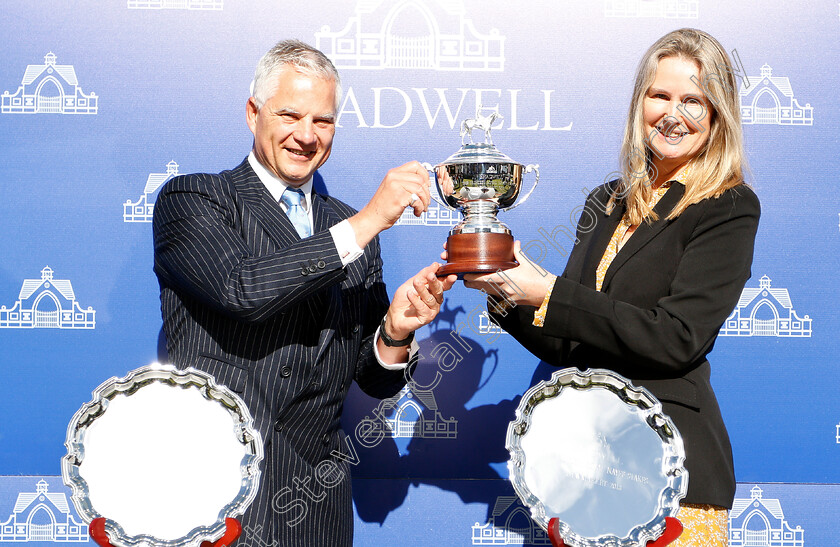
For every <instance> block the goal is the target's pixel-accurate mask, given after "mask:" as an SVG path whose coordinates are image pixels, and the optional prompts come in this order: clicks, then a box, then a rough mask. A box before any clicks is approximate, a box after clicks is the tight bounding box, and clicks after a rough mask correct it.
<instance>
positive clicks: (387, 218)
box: [348, 161, 431, 248]
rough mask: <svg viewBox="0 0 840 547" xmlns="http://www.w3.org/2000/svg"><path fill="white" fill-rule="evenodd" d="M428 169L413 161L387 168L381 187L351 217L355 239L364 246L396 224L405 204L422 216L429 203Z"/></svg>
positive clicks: (416, 214) (415, 213) (415, 214)
mask: <svg viewBox="0 0 840 547" xmlns="http://www.w3.org/2000/svg"><path fill="white" fill-rule="evenodd" d="M430 201H431V196H430V195H429V172H428V171H426V170H425V169H424V168H423V166H422V165H420V163H419V162H416V161H412V162H409V163H406V164H405V165H401V166H400V167H395V168H394V169H391V170H390V171H388V174H387V175H385V178H384V179H382V183H380V185H379V188H377V190H376V192H375V193H374V194H373V197H372V198H370V201H369V202H368V204H367V205H365V206H364V207H363V208H362V210H361V211H359V212H358V213H356V214H355V215H353V216H352V217H350V218H349V219H348V220H349V222H350V225H351V226H352V227H353V232H355V234H356V243H357V244H358V245H359V247H361V248H364V247H365V245H367V244H368V243H369V242H370V240H372V239H373V238H374V237H376V235H377V234H378V233H379V232H381V231H383V230H387V229H388V228H390V227H391V226H393V225H394V224H395V223H396V222H397V220H399V218H400V215H402V213H403V211H405V208H406V207H409V206H410V207H413V208H414V216H418V217H419V216H420V215H421V214H423V212H424V211H425V210H426V209H427V208H428V207H429V202H430Z"/></svg>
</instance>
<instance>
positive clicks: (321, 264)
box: [318, 259, 327, 270]
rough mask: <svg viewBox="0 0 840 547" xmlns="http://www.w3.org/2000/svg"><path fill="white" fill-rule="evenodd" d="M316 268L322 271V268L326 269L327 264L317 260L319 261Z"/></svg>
mask: <svg viewBox="0 0 840 547" xmlns="http://www.w3.org/2000/svg"><path fill="white" fill-rule="evenodd" d="M318 267H319V268H321V269H322V270H323V269H324V268H326V267H327V263H326V262H324V261H323V259H322V260H319V261H318Z"/></svg>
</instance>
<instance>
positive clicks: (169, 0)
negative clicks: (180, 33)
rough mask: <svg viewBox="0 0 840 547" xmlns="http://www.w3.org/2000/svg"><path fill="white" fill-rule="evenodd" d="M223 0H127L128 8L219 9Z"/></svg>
mask: <svg viewBox="0 0 840 547" xmlns="http://www.w3.org/2000/svg"><path fill="white" fill-rule="evenodd" d="M223 6H224V0H128V9H190V10H221V9H222V8H223Z"/></svg>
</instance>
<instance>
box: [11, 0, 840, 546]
mask: <svg viewBox="0 0 840 547" xmlns="http://www.w3.org/2000/svg"><path fill="white" fill-rule="evenodd" d="M683 26H692V27H697V28H701V29H703V30H706V31H708V32H710V33H711V34H713V35H714V36H716V37H717V38H718V39H719V40H720V41H721V42H722V43H723V45H724V46H725V47H726V49H727V50H728V51H730V52H737V56H736V58H737V59H738V60H739V62H738V63H737V65H738V66H737V67H736V72H737V74H736V77H737V80H738V82H739V84H740V95H741V104H742V117H743V119H744V122H745V125H744V132H745V141H746V147H747V151H748V158H749V162H750V166H751V177H750V182H751V184H752V185H753V187H754V188H755V190H756V192H757V194H758V195H759V197H760V199H761V202H762V219H761V226H760V228H759V232H758V238H757V241H756V252H755V260H754V263H753V277H752V279H751V280H750V281H749V282H748V283H747V287H746V288H745V290H744V293H743V295H742V298H741V301H740V302H739V304H738V307H737V308H736V310H734V311H733V315H732V317H731V318H730V319H729V320H728V321H727V322H726V324H725V325H724V328H723V330H722V332H721V337H720V338H719V339H718V342H717V345H716V347H715V350H714V352H713V353H712V355H711V357H710V360H711V362H712V367H713V382H714V386H715V389H716V392H717V394H718V397H719V400H720V404H721V407H722V410H723V413H724V417H725V419H726V422H727V425H728V427H729V430H730V434H731V436H732V441H733V448H734V452H735V459H736V472H737V478H738V481H739V483H740V484H739V490H738V499H737V501H736V508H735V510H733V512H732V517H731V519H732V521H731V531H730V536H731V545H733V546H734V545H761V546H763V545H767V546H776V545H796V546H802V545H809V546H814V547H817V546H822V545H829V544H836V539H834V538H835V536H836V532H837V527H836V525H835V524H834V522H833V521H834V520H836V517H832V516H833V515H836V514H837V513H838V511H839V510H840V500H838V498H840V495H838V490H837V486H836V484H837V483H840V466H838V463H839V462H840V398H838V397H837V389H838V385H840V373H838V370H837V368H838V367H837V358H836V355H837V353H838V349H840V343H838V336H837V332H838V329H840V314H838V313H837V309H836V302H835V300H834V298H833V297H831V296H830V294H828V289H830V288H831V287H832V286H835V285H836V284H837V266H838V258H837V257H838V245H840V230H838V226H840V203H838V201H840V200H838V196H837V194H836V192H835V188H836V183H837V174H838V171H840V169H838V167H840V166H838V162H840V154H838V151H840V145H838V138H837V135H838V113H840V108H838V99H837V93H836V89H837V86H838V84H840V75H838V72H837V67H836V62H837V59H838V47H839V46H838V44H840V41H839V40H838V38H840V6H838V3H837V2H836V1H823V0H821V1H818V2H805V1H800V2H781V1H778V0H773V1H769V2H767V1H764V2H759V1H757V0H750V1H745V2H738V3H734V2H723V1H711V0H593V1H589V2H584V1H581V2H528V3H526V2H506V1H503V0H492V1H491V0H483V1H481V0H353V1H344V2H342V1H338V0H332V1H325V2H320V3H318V6H317V8H314V7H313V5H311V4H306V3H302V4H301V3H291V2H279V1H272V0H247V1H246V0H107V1H104V0H97V1H93V0H79V1H76V2H23V1H11V2H4V3H3V6H2V9H0V28H2V29H3V30H4V31H5V32H4V33H3V34H4V35H5V39H4V40H3V46H4V47H3V48H2V50H0V92H2V95H1V96H0V100H2V112H0V143H1V144H0V147H1V148H0V149H1V150H2V162H0V221H2V223H3V228H4V237H3V238H2V239H0V347H2V350H3V357H2V360H3V366H2V367H0V386H2V387H1V388H0V389H2V394H3V396H2V397H0V411H2V416H3V417H4V419H3V421H2V425H0V475H2V477H0V542H4V541H32V542H42V541H44V542H51V541H79V540H86V536H85V534H84V532H85V531H86V530H85V528H84V526H83V525H80V523H79V522H78V521H79V519H78V516H77V515H76V513H75V510H74V508H73V507H72V504H68V498H67V497H66V496H65V494H64V492H65V490H64V487H63V486H62V484H61V480H60V478H59V477H57V476H56V475H59V474H60V467H59V460H60V458H61V457H62V456H63V454H64V453H65V448H64V446H63V442H64V438H65V429H66V425H67V423H68V422H69V420H70V418H71V417H72V415H73V413H74V412H75V411H76V410H77V409H78V408H79V407H80V406H81V404H82V403H84V402H86V401H88V400H89V399H90V392H91V390H92V389H93V388H95V387H96V386H97V385H99V384H100V383H101V382H102V381H104V380H105V379H107V378H109V377H111V376H115V375H117V376H122V375H124V374H125V373H126V372H127V371H128V370H131V369H134V368H137V367H139V366H143V365H145V364H148V363H150V362H152V361H156V360H158V359H161V360H165V355H162V354H161V350H160V348H161V340H160V337H161V335H160V328H161V319H160V301H159V298H158V287H157V281H156V279H155V276H154V274H153V272H152V241H151V224H150V220H151V211H152V209H153V206H154V201H155V198H156V196H157V190H158V189H159V187H160V186H161V185H162V184H163V183H165V182H166V181H167V180H168V179H169V178H171V177H172V176H174V175H176V174H178V173H188V172H197V171H203V172H218V171H220V170H223V169H227V168H230V167H233V166H234V165H236V164H237V163H238V162H240V161H241V160H242V159H243V158H244V157H245V156H246V155H247V153H248V151H249V149H250V146H251V134H250V132H249V131H248V128H247V126H246V124H245V117H244V114H245V102H246V100H247V98H248V86H249V83H250V81H251V78H252V75H253V69H254V66H255V64H256V62H257V60H258V59H259V57H260V56H261V55H262V53H263V52H265V51H266V50H267V49H268V48H269V47H271V45H273V44H274V43H275V42H276V41H277V40H279V39H283V38H291V37H294V38H299V39H302V40H304V41H306V42H308V43H311V44H313V45H316V46H317V47H319V48H320V49H322V50H323V51H324V52H325V53H327V54H328V55H329V56H330V57H331V58H332V59H333V60H334V62H335V64H336V65H337V66H338V68H339V71H340V72H341V75H342V79H343V83H344V90H345V98H344V101H343V103H342V108H341V113H340V119H339V128H338V130H337V134H336V138H335V145H334V150H333V155H332V157H331V159H330V160H329V162H328V163H327V164H326V165H325V166H324V167H323V168H322V169H321V170H320V172H319V174H320V177H321V178H322V181H323V183H324V185H325V186H326V188H327V189H328V191H329V192H330V193H331V194H333V195H335V196H337V197H339V198H341V199H343V200H345V201H346V202H348V203H350V204H351V205H353V206H356V207H361V206H362V205H364V203H366V201H367V199H368V198H369V197H370V196H371V195H372V194H373V192H374V190H375V188H376V187H377V185H378V184H379V181H380V180H381V178H382V176H383V175H384V174H385V172H386V171H387V170H388V169H389V168H391V167H393V166H396V165H400V164H402V163H405V162H406V161H409V160H413V159H417V160H420V161H428V162H430V163H432V164H434V163H437V162H440V161H442V160H444V159H446V158H447V157H448V156H449V155H450V154H451V153H453V152H455V151H456V150H457V148H458V146H459V145H460V141H459V136H458V128H459V125H460V122H461V121H462V120H463V119H464V118H467V117H472V116H473V115H474V114H475V110H476V105H477V104H479V103H480V104H482V105H483V106H484V107H487V108H490V109H494V108H495V109H497V110H498V111H499V113H500V114H501V115H502V116H503V119H502V120H501V121H500V122H497V126H496V128H495V129H494V132H493V136H494V141H495V143H496V145H497V146H498V147H499V148H500V150H502V151H503V152H504V153H506V154H507V155H509V156H510V157H512V158H514V159H515V160H517V161H519V162H521V163H523V164H529V163H535V164H539V165H540V172H541V181H540V185H539V186H538V187H537V188H536V190H535V192H534V194H533V196H532V198H531V200H530V201H529V202H528V203H527V204H526V205H524V206H523V207H521V208H518V209H516V210H515V211H511V212H509V213H502V214H501V219H502V220H503V221H504V222H505V223H506V224H508V225H509V226H510V227H511V228H512V230H513V231H514V234H515V235H516V237H517V238H519V239H521V240H522V241H523V244H524V245H526V246H527V247H528V249H529V251H530V252H531V254H532V255H533V256H535V258H538V260H540V261H541V263H542V265H543V266H544V267H546V268H547V269H549V270H551V271H554V272H559V271H561V270H562V268H563V266H564V264H565V257H566V253H567V251H568V249H569V248H570V247H571V242H570V241H569V240H568V239H567V238H565V236H563V235H562V229H563V228H564V227H565V228H570V229H571V228H573V226H574V224H575V222H576V217H577V215H578V214H579V213H580V209H579V208H578V207H579V206H580V205H581V204H582V203H583V198H584V195H585V194H586V193H588V191H589V190H590V189H592V188H593V187H594V186H596V185H598V184H600V183H601V182H602V181H603V180H604V179H605V178H607V177H609V176H610V174H611V173H612V172H613V171H614V170H615V169H616V168H617V167H618V163H617V153H618V148H619V146H620V138H621V134H622V129H623V124H624V119H625V116H626V111H627V106H628V101H629V97H630V93H631V87H632V78H633V73H634V71H635V66H636V64H637V62H638V60H639V58H640V56H641V55H642V53H643V52H644V50H645V49H646V48H647V46H648V45H649V44H651V43H652V42H653V41H654V40H655V39H656V38H658V37H659V36H661V35H662V34H664V33H665V32H667V31H670V30H672V29H675V28H679V27H683ZM532 181H533V177H532V176H531V175H529V176H528V177H527V178H526V189H527V188H528V187H530V185H531V184H532ZM576 208H577V209H576ZM457 220H458V219H457V215H452V214H451V213H450V212H449V211H448V210H445V209H444V210H440V209H434V210H433V211H431V212H430V213H428V214H427V215H425V216H424V217H423V218H422V219H420V220H419V221H418V220H417V219H414V218H413V217H406V218H405V220H404V222H401V223H400V224H399V225H398V226H396V227H394V228H393V229H391V230H389V231H387V232H386V233H384V234H383V235H382V243H383V249H384V251H383V254H384V260H385V267H386V269H385V276H386V281H387V282H388V283H389V286H390V287H391V288H392V289H393V288H395V287H396V286H397V285H398V284H399V283H400V282H401V281H403V280H404V279H405V278H407V277H408V276H410V275H412V274H413V273H414V272H416V271H417V270H419V269H420V268H421V267H423V266H424V265H426V264H428V263H430V262H431V261H433V260H436V259H437V257H438V254H439V251H440V246H441V243H442V242H443V241H444V240H445V238H446V235H447V232H448V230H449V229H450V227H451V226H452V225H453V224H454V222H455V221H457ZM547 234H555V235H556V238H554V239H552V240H551V241H550V240H549V236H548V235H547ZM482 310H483V302H482V299H481V295H480V294H479V293H476V292H474V291H469V290H466V289H464V288H463V287H461V286H458V287H456V288H455V289H453V290H452V291H451V292H450V293H449V295H448V300H447V309H446V312H445V313H444V315H443V316H442V317H441V318H440V319H439V320H438V321H437V322H436V323H434V324H433V325H432V326H430V327H427V328H426V329H424V330H422V331H420V333H419V334H420V340H421V341H422V344H421V346H422V348H423V355H424V360H423V363H422V364H421V367H420V372H419V373H418V375H417V381H418V383H419V384H421V385H425V386H426V389H416V390H415V392H405V393H403V394H401V395H400V396H399V397H397V398H395V399H394V400H391V401H387V402H385V403H380V402H379V401H374V400H372V399H368V398H367V397H366V396H364V395H363V394H361V393H360V392H359V391H358V390H354V391H352V392H351V397H350V399H349V401H348V404H347V407H346V411H345V419H344V426H345V430H346V431H347V432H348V434H350V436H351V440H352V441H353V442H354V443H355V445H354V446H355V448H356V449H357V451H358V464H357V465H356V466H355V467H354V489H355V503H356V515H357V521H356V539H357V544H359V545H382V544H390V542H393V543H395V544H396V543H397V542H399V543H405V544H409V545H490V544H495V545H505V544H522V543H523V542H524V543H525V544H527V545H531V544H534V545H539V544H547V541H546V540H545V538H544V536H542V535H540V533H539V531H538V530H534V529H533V527H532V526H531V525H530V520H529V519H528V518H527V516H526V514H525V512H524V510H523V508H522V506H521V504H520V503H519V502H518V501H517V500H516V498H515V495H514V493H513V490H512V488H511V487H510V486H509V483H508V482H507V480H506V479H507V468H506V460H507V453H506V451H505V449H504V435H505V432H506V428H507V423H508V422H509V421H510V420H511V419H512V418H513V415H514V410H515V408H516V405H517V404H518V402H519V397H520V396H521V394H522V393H524V392H525V390H527V389H528V387H529V386H531V385H533V384H534V383H536V382H537V381H539V380H540V379H543V378H547V377H548V376H549V375H550V373H551V370H550V368H549V367H547V366H545V365H544V364H541V363H540V362H539V360H538V359H536V358H535V357H533V356H532V355H531V354H529V353H528V352H527V351H525V350H523V349H522V348H521V347H519V345H518V344H516V343H515V342H514V341H513V340H512V339H511V338H510V337H509V336H508V335H506V334H505V333H503V332H498V331H497V330H496V331H494V330H493V329H492V328H490V326H489V324H488V323H487V321H486V317H483V316H482V315H481V312H482ZM459 329H460V332H461V337H462V339H461V341H457V340H455V339H454V338H453V337H452V332H453V330H459ZM444 342H447V343H449V344H450V347H451V348H452V349H454V350H455V351H456V352H457V353H453V352H448V353H447V352H443V353H442V352H441V350H440V348H442V347H443V346H441V344H442V343H444ZM436 348H437V349H436ZM768 483H772V484H768ZM39 495H42V496H46V499H48V500H50V502H49V503H47V502H44V503H43V504H42V505H41V506H40V507H41V509H38V508H37V507H39V506H38V505H37V504H36V503H35V500H37V499H38V496H39ZM62 500H64V501H63V502H62ZM50 515H51V516H50ZM73 530H75V531H73ZM74 534H75V535H74ZM821 538H822V539H821Z"/></svg>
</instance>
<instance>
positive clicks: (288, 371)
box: [280, 367, 292, 378]
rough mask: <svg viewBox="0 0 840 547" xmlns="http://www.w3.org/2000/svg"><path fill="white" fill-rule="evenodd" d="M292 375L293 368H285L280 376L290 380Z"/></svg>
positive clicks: (281, 370)
mask: <svg viewBox="0 0 840 547" xmlns="http://www.w3.org/2000/svg"><path fill="white" fill-rule="evenodd" d="M291 375H292V367H283V368H281V369H280V376H282V377H283V378H288V377H289V376H291Z"/></svg>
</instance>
